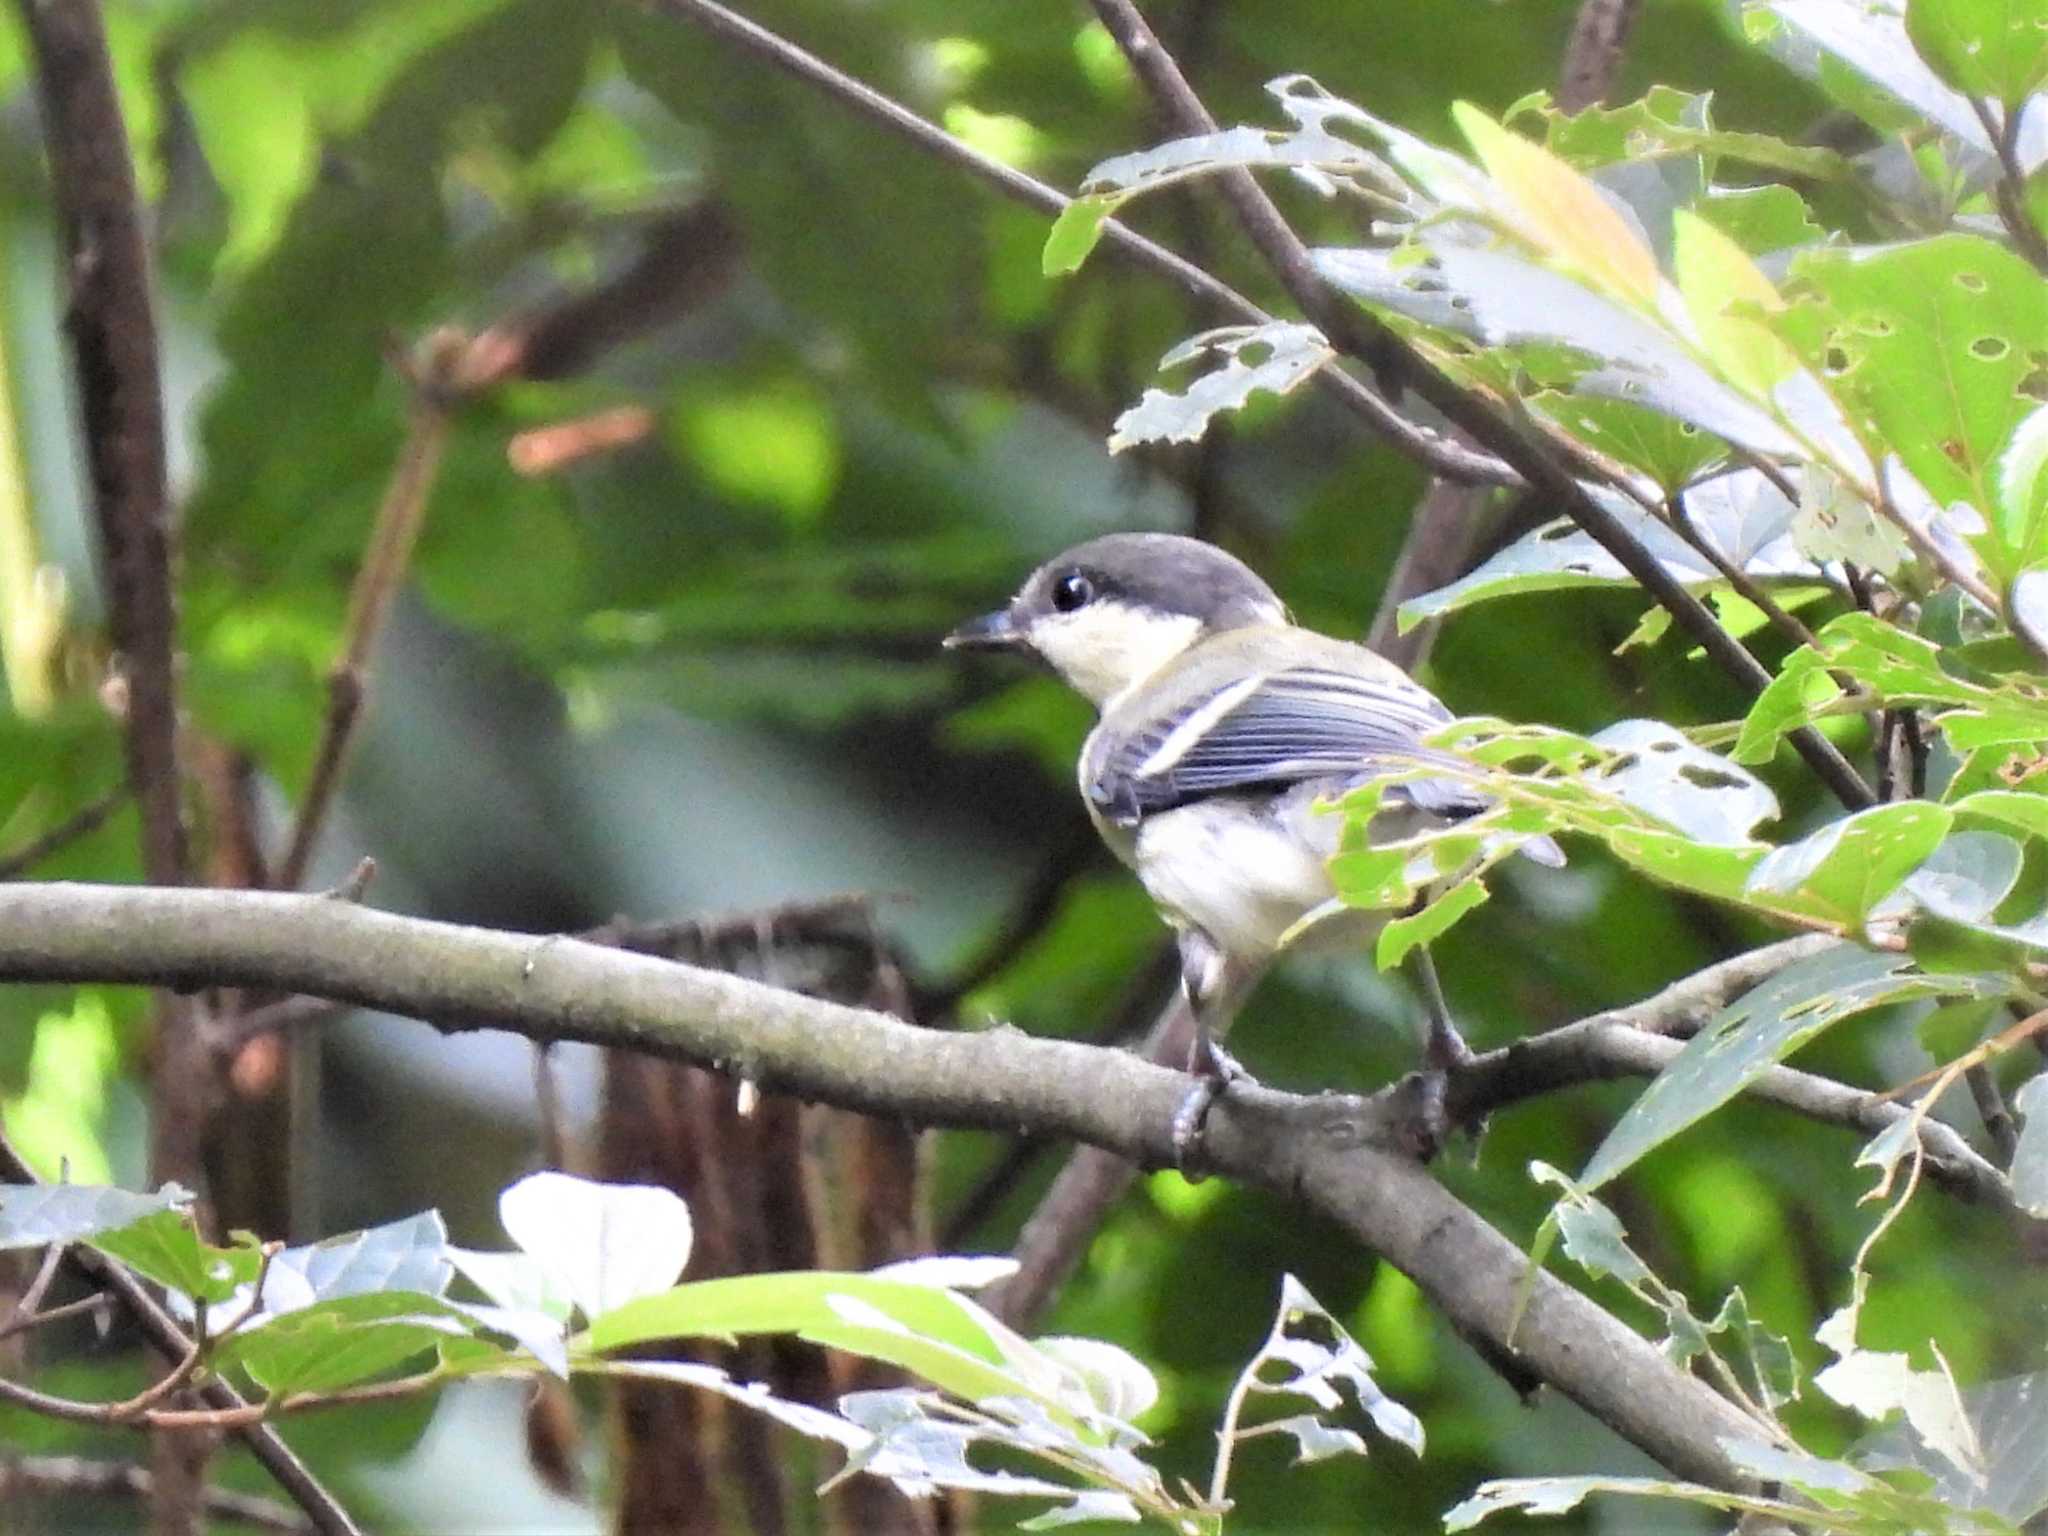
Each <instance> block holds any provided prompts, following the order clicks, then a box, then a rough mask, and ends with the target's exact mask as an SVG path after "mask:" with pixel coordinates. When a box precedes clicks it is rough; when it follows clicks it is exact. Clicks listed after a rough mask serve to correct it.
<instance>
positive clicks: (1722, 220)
mask: <svg viewBox="0 0 2048 1536" xmlns="http://www.w3.org/2000/svg"><path fill="white" fill-rule="evenodd" d="M1692 211H1693V213H1694V214H1695V215H1697V216H1698V217H1699V218H1701V219H1703V220H1705V221H1706V222H1707V223H1709V224H1711V225H1713V226H1714V228H1716V229H1718V230H1719V231H1720V232H1721V233H1722V234H1724V235H1726V236H1727V237H1728V238H1729V239H1730V240H1733V241H1734V242H1735V243H1736V244H1737V245H1739V246H1741V247H1742V249H1743V250H1745V251H1747V252H1748V253H1749V254H1750V255H1752V256H1768V255H1770V254H1771V253H1772V252H1774V251H1790V250H1797V249H1799V248H1800V247H1802V246H1808V245H1818V244H1820V243H1821V241H1822V240H1824V239H1825V238H1826V237H1827V236H1826V231H1824V230H1823V229H1822V228H1821V227H1820V226H1819V225H1818V224H1816V223H1814V221H1813V214H1812V211H1811V210H1810V209H1808V208H1807V206H1806V200H1805V199H1804V198H1802V197H1801V196H1800V195H1799V194H1798V193H1797V192H1795V191H1793V190H1792V189H1791V188H1790V187H1787V186H1783V185H1779V184H1772V185H1770V186H1763V187H1709V188H1708V189H1707V192H1706V195H1705V196H1704V197H1702V198H1700V199H1699V200H1698V201H1697V202H1695V203H1694V204H1693V205H1692Z"/></svg>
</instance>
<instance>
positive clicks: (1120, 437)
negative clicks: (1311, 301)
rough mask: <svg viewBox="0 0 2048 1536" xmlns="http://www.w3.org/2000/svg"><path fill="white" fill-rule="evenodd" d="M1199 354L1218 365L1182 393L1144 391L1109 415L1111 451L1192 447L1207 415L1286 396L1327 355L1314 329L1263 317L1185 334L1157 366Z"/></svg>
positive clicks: (1205, 427) (1174, 365)
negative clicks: (1258, 397) (1259, 321)
mask: <svg viewBox="0 0 2048 1536" xmlns="http://www.w3.org/2000/svg"><path fill="white" fill-rule="evenodd" d="M1204 354H1214V356H1215V357H1217V358H1219V359H1220V361H1219V362H1218V363H1217V365H1216V366H1215V367H1214V368H1212V369H1211V370H1210V371H1209V372H1207V373H1205V374H1202V375H1201V376H1200V377H1198V378H1197V379H1196V380H1195V381H1194V382H1193V383H1192V384H1190V385H1188V387H1187V389H1186V390H1185V391H1184V392H1183V393H1180V394H1175V393H1173V392H1172V391H1170V390H1164V389H1148V390H1146V391H1145V393H1144V396H1143V398H1141V399H1140V400H1139V401H1138V403H1137V404H1136V405H1134V406H1132V407H1131V408H1130V409H1129V410H1127V411H1125V412H1124V413H1123V414H1122V415H1121V416H1119V417H1117V419H1116V429H1115V430H1114V431H1113V432H1111V433H1110V436H1109V451H1110V452H1111V453H1121V452H1122V451H1123V450H1124V449H1126V448H1130V447H1134V446H1136V445H1137V444H1139V443H1192V442H1194V441H1195V440H1196V439H1197V438H1199V437H1200V436H1201V435H1202V433H1203V432H1205V431H1206V430H1208V426H1209V418H1210V417H1212V416H1214V415H1215V414H1216V413H1217V412H1218V411H1234V410H1237V409H1239V408H1240V407H1242V406H1243V405H1244V404H1245V402H1246V401H1248V400H1249V399H1251V397H1252V396H1253V395H1254V394H1256V393H1258V392H1260V391H1264V392H1266V393H1268V394H1273V395H1285V394H1288V393H1289V392H1291V391H1292V390H1294V389H1295V388H1296V387H1297V386H1299V385H1300V384H1301V383H1302V382H1303V381H1305V380H1306V379H1308V378H1309V377H1310V376H1311V375H1312V374H1314V373H1315V371H1316V370H1317V369H1318V368H1320V367H1322V366H1323V364H1325V363H1327V362H1328V361H1329V360H1330V359H1331V358H1332V357H1333V356H1334V355H1335V353H1334V352H1332V350H1331V348H1330V344H1329V342H1327V341H1325V340H1324V339H1323V333H1322V332H1321V331H1319V330H1317V329H1316V328H1315V327H1314V326H1312V325H1302V324H1299V323H1298V322H1295V321H1290V320H1269V321H1267V322H1266V323H1265V324H1264V325H1228V326H1223V327H1221V328H1220V329H1217V330H1213V331H1204V332H1202V333H1201V334H1200V335H1198V336H1190V337H1189V338H1188V339H1187V340H1186V341H1184V342H1182V343H1181V344H1180V345H1179V346H1177V347H1175V348H1174V349H1173V350H1172V351H1171V352H1168V353H1167V354H1166V356H1165V357H1163V358H1161V359H1160V360H1159V366H1160V367H1161V368H1178V367H1180V366H1181V365H1183V364H1185V363H1190V362H1193V361H1194V360H1195V359H1196V358H1198V357H1201V356H1203V355H1204Z"/></svg>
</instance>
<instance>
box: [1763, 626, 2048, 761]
mask: <svg viewBox="0 0 2048 1536" xmlns="http://www.w3.org/2000/svg"><path fill="white" fill-rule="evenodd" d="M1838 672H1839V673H1842V674H1844V675H1845V676H1847V677H1849V678H1851V679H1853V680H1854V681H1855V682H1856V683H1858V684H1860V685H1861V686H1862V687H1863V688H1864V689H1866V690H1867V691H1868V692H1869V693H1871V694H1872V695H1874V696H1875V698H1876V699H1877V701H1878V702H1881V703H1884V704H1913V705H1936V706H1941V705H1946V706H1949V707H1948V708H1946V709H1943V710H1942V711H1941V712H1940V713H1938V714H1937V715H1935V716H1934V721H1935V723H1936V724H1938V725H1939V726H1940V727H1941V729H1942V730H1943V732H1944V733H1945V734H1946V735H1947V736H1948V738H1949V741H1950V744H1951V745H1953V746H1955V747H1957V748H1958V749H1961V750H1967V749H1969V748H1972V747H1977V746H1983V745H1986V744H1988V743H1992V742H2008V741H2013V742H2026V741H2038V740H2043V739H2048V696H2044V694H2043V691H2042V687H2041V684H2040V682H2039V680H2038V679H2036V678H2032V677H2029V676H2026V675H2024V674H2021V675H2015V676H2010V677H2000V678H1997V679H1996V681H1997V683H1998V686H1996V687H1987V686H1985V685H1984V684H1982V683H1977V682H1973V681H1971V680H1969V679H1968V678H1965V677H1961V676H1958V675H1956V673H1955V672H1954V671H1952V670H1950V669H1949V668H1948V667H1946V666H1945V665H1944V653H1943V649H1942V647H1941V646H1939V645H1936V644H1935V643H1934V642H1933V641H1931V640H1926V639H1923V638H1921V637H1920V636H1919V635H1915V634H1913V633H1911V632H1910V631H1907V630H1904V629H1900V628H1899V627H1898V626H1897V625H1895V624H1890V623H1887V622H1886V621H1885V620H1883V619H1880V618H1877V617H1876V616H1874V615H1872V614H1867V613H1847V614H1843V615H1842V616H1841V617H1839V618H1837V619H1834V620H1832V621H1830V622H1829V623H1828V624H1827V625H1826V626H1825V627H1824V628H1822V630H1821V631H1820V633H1819V634H1817V635H1816V636H1815V637H1814V644H1812V645H1811V646H1802V647H1800V648H1799V649H1798V650H1796V651H1794V652H1793V653H1792V654H1791V655H1790V656H1788V657H1787V658H1786V659H1785V664H1784V665H1783V666H1782V667H1781V668H1779V671H1778V675H1777V677H1775V678H1773V679H1772V680H1771V683H1770V685H1769V686H1768V687H1766V688H1765V689H1764V691H1763V692H1762V693H1760V694H1758V695H1757V699H1756V702H1755V703H1754V704H1752V705H1751V706H1750V711H1749V715H1748V717H1747V718H1746V719H1745V720H1744V721H1743V723H1742V733H1741V735H1740V736H1739V737H1738V738H1737V740H1736V743H1735V749H1734V752H1733V754H1732V755H1733V756H1734V758H1735V759H1736V761H1737V762H1744V763H1755V762H1763V761H1766V760H1767V759H1768V758H1769V757H1770V755H1771V753H1772V752H1773V751H1775V750H1776V747H1777V743H1778V741H1779V739H1780V738H1781V737H1782V736H1783V735H1784V734H1785V733H1786V732H1787V731H1790V730H1795V729H1797V728H1798V727H1799V726H1802V725H1810V724H1812V723H1813V722H1814V721H1816V720H1819V719H1822V718H1824V717H1825V716H1827V715H1830V714H1834V713H1836V712H1837V710H1838V709H1839V708H1841V707H1843V699H1844V694H1843V691H1842V688H1841V685H1840V684H1838V683H1837V682H1836V681H1835V679H1834V676H1833V674H1835V673H1838Z"/></svg>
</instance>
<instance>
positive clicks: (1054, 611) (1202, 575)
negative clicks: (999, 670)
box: [946, 533, 1287, 704]
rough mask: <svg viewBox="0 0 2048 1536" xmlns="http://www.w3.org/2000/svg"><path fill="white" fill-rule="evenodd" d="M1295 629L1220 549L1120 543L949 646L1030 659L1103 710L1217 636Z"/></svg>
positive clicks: (1100, 549) (1036, 579) (1048, 573)
mask: <svg viewBox="0 0 2048 1536" xmlns="http://www.w3.org/2000/svg"><path fill="white" fill-rule="evenodd" d="M1286 622H1287V609H1286V607H1285V605H1283V604H1282V603H1281V601H1280V599H1279V598H1278V597H1277V596H1276V595H1275V594H1274V592H1273V589H1272V588H1271V587H1269V586H1267V585H1266V584H1265V582H1263V581H1261V580H1260V579H1259V578H1258V576H1257V575H1256V574H1255V573H1254V572H1253V571H1252V569H1251V567H1250V566H1248V565H1246V564H1245V563H1244V562H1243V561H1242V560H1239V559H1238V558H1237V557H1236V556H1234V555H1229V554H1226V553H1224V552H1223V551H1222V550H1220V549H1218V548H1216V546H1215V545H1213V544H1204V543H1203V542H1202V541H1201V540H1200V539H1189V538H1183V537H1181V536H1180V535H1179V534H1172V533H1112V534H1109V535H1106V536H1105V537H1103V538H1099V539H1091V540H1089V541H1088V542H1087V543H1086V544H1077V545H1075V546H1074V547H1073V548H1072V549H1070V550H1067V551H1066V552H1065V553H1064V554H1061V555H1057V556H1055V557H1054V558H1053V559H1051V560H1048V561H1046V562H1045V564H1043V565H1041V566H1040V567H1039V568H1038V569H1037V570H1035V571H1033V572H1032V573H1031V578H1030V579H1029V580H1028V581H1026V582H1025V583H1024V586H1023V588H1022V589H1021V590H1020V591H1019V592H1018V593H1017V595H1016V596H1015V597H1014V598H1012V599H1011V600H1010V603H1009V606H1008V607H1006V608H1000V609H998V610H996V611H995V612H994V613H991V614H985V615H984V616H982V617H981V618H978V619H974V620H971V621H969V622H968V623H966V624H963V625H962V626H961V627H960V628H959V629H957V630H955V631H954V632H953V633H952V634H951V635H948V636H947V637H946V643H947V644H948V645H949V646H953V647H957V648H961V649H969V650H1022V651H1028V652H1031V653H1033V654H1035V655H1037V656H1039V657H1040V658H1042V659H1043V660H1044V661H1045V662H1046V663H1048V664H1049V665H1050V666H1051V667H1052V668H1053V670H1054V671H1056V672H1058V673H1059V674H1060V676H1061V677H1063V678H1065V679H1066V680H1067V682H1068V683H1070V684H1071V685H1072V686H1073V687H1074V688H1076V689H1077V690H1079V691H1080V692H1081V693H1083V694H1085V695H1086V696H1087V697H1088V698H1090V699H1092V700H1094V701H1095V702H1096V703H1097V704H1100V703H1102V702H1103V701H1105V700H1106V699H1109V698H1111V697H1113V696H1114V695H1116V694H1118V693H1120V692H1122V691H1123V690H1124V689H1125V688H1127V687H1129V686H1130V685H1131V684H1132V683H1135V682H1137V681H1138V680H1139V679H1141V678H1143V677H1146V676H1148V675H1149V674H1150V673H1152V672H1153V671H1155V670H1157V669H1158V668H1159V667H1160V666H1162V665H1164V664H1165V663H1166V662H1167V661H1169V660H1171V659H1172V658H1173V657H1174V656H1177V655H1178V654H1180V652H1182V651H1184V650H1186V649H1187V648H1188V647H1189V646H1190V645H1193V644H1194V643H1195V642H1196V641H1198V640H1201V639H1204V638H1206V637H1207V636H1209V635H1213V634H1218V633H1221V632H1222V631H1224V630H1228V629H1240V628H1243V627H1244V626H1246V625H1248V624H1284V623H1286Z"/></svg>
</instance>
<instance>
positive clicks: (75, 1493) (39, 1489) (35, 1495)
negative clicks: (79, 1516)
mask: <svg viewBox="0 0 2048 1536" xmlns="http://www.w3.org/2000/svg"><path fill="white" fill-rule="evenodd" d="M155 1497H156V1479H155V1478H153V1477H151V1476H150V1474H149V1470H148V1469H147V1468H146V1467H138V1466H135V1465H134V1464H132V1463H130V1462H125V1461H98V1460H93V1459H90V1458H87V1457H84V1456H0V1504H5V1505H6V1506H7V1507H8V1508H13V1507H14V1504H15V1501H16V1500H27V1499H49V1500H52V1501H57V1500H61V1501H62V1503H63V1507H64V1509H65V1510H66V1511H67V1512H68V1513H67V1515H66V1518H67V1519H71V1518H73V1517H75V1515H76V1513H77V1501H78V1500H80V1499H90V1498H102V1499H110V1498H111V1499H129V1500H133V1501H134V1502H136V1503H139V1504H144V1505H146V1504H148V1503H149V1502H150V1501H151V1500H152V1499H154V1498H155ZM203 1500H204V1512H205V1514H206V1515H207V1516H208V1517H209V1518H211V1519H214V1520H220V1521H226V1522H230V1523H232V1524H235V1525H245V1526H251V1527H253V1528H255V1529H256V1530H259V1531H274V1532H277V1533H278V1536H310V1533H312V1532H313V1531H314V1529H315V1527H314V1526H313V1524H312V1522H310V1521H309V1520H307V1519H306V1518H305V1516H303V1515H301V1514H300V1513H299V1512H298V1511H297V1510H295V1509H293V1508H292V1507H291V1506H290V1505H289V1504H281V1503H279V1502H278V1501H277V1500H275V1499H266V1498H261V1497H259V1496H257V1495H255V1494H249V1493H235V1492H233V1491H231V1490H229V1489H226V1488H209V1489H207V1490H206V1492H205V1494H204V1496H203Z"/></svg>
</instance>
